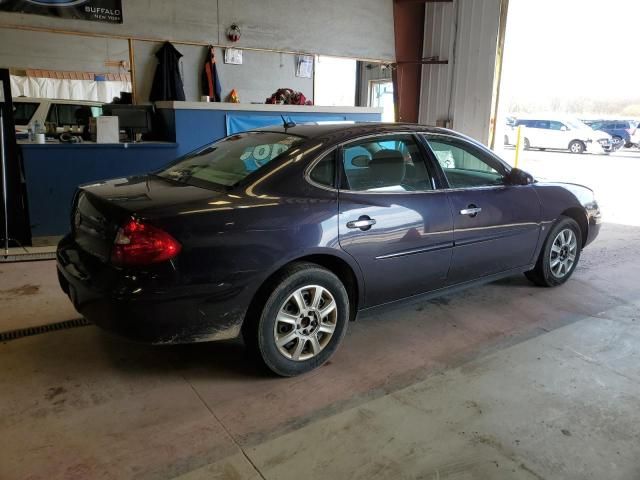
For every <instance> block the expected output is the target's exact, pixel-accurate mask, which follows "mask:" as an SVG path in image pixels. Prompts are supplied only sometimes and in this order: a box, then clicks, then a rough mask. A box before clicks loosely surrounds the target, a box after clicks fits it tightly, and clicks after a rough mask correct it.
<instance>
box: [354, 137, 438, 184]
mask: <svg viewBox="0 0 640 480" xmlns="http://www.w3.org/2000/svg"><path fill="white" fill-rule="evenodd" d="M343 151H344V154H343V164H344V170H343V171H344V174H345V179H344V180H345V181H344V182H343V188H345V189H347V190H352V191H359V192H362V191H367V192H414V191H425V190H433V183H432V181H431V176H430V175H429V173H428V171H427V167H426V164H425V162H424V159H423V157H422V155H421V153H420V149H419V148H418V145H417V144H416V142H415V141H414V139H413V137H412V136H411V135H392V136H384V137H381V138H377V139H367V140H362V141H358V142H355V143H351V144H348V145H346V146H345V147H344V150H343Z"/></svg>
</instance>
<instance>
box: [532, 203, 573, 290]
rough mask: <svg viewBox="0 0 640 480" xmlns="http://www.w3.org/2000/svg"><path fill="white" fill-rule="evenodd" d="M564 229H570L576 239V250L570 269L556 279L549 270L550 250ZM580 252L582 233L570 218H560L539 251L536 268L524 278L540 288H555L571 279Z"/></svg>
mask: <svg viewBox="0 0 640 480" xmlns="http://www.w3.org/2000/svg"><path fill="white" fill-rule="evenodd" d="M566 229H571V231H572V232H573V234H574V235H575V239H576V246H577V247H576V250H575V260H574V261H573V264H572V265H571V267H570V268H569V269H568V270H567V272H566V273H565V274H564V275H563V276H562V277H558V276H557V275H555V274H554V272H553V271H552V269H551V248H552V247H553V246H554V241H555V240H556V238H557V237H558V235H559V234H560V232H563V231H565V230H566ZM581 251H582V231H581V230H580V226H579V225H578V223H577V222H576V221H575V220H574V219H573V218H570V217H565V216H564V215H563V216H561V217H560V218H559V219H558V221H557V222H556V223H555V224H554V225H553V227H552V228H551V230H550V231H549V234H548V235H547V238H546V240H545V242H544V245H543V246H542V250H541V251H540V256H539V257H538V261H537V262H536V266H535V267H534V268H533V270H530V271H528V272H525V275H526V277H527V278H528V279H529V280H531V281H532V282H533V283H535V284H536V285H540V286H541V287H556V286H558V285H562V284H563V283H564V282H566V281H567V280H569V278H571V275H573V272H574V271H575V269H576V266H577V265H578V262H579V261H580V253H581Z"/></svg>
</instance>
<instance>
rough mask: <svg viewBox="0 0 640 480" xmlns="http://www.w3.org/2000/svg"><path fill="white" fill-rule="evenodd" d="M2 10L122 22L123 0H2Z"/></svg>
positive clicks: (0, 8)
mask: <svg viewBox="0 0 640 480" xmlns="http://www.w3.org/2000/svg"><path fill="white" fill-rule="evenodd" d="M0 11H5V12H21V13H35V14H38V15H49V16H54V17H63V18H75V19H80V20H91V21H93V22H106V23H122V0H0Z"/></svg>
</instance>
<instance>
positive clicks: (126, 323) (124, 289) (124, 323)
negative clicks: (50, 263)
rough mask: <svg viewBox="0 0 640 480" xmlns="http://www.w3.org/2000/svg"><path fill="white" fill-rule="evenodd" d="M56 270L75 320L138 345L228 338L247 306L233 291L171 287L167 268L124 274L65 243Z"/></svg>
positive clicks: (236, 331)
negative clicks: (79, 317) (76, 314)
mask: <svg viewBox="0 0 640 480" xmlns="http://www.w3.org/2000/svg"><path fill="white" fill-rule="evenodd" d="M57 269H58V279H59V281H60V286H61V288H62V290H63V291H64V292H65V293H66V294H67V295H68V296H69V298H70V300H71V301H72V302H73V304H74V307H75V308H76V310H77V311H78V312H79V313H80V314H82V315H83V316H84V317H85V318H87V319H88V320H89V321H91V322H93V323H95V324H96V325H98V326H99V327H101V328H103V329H104V330H107V331H109V332H111V333H114V334H116V335H118V336H121V337H125V338H128V339H130V340H134V341H139V342H145V343H154V344H172V343H194V342H204V341H212V340H223V339H228V338H234V337H236V336H238V334H239V333H240V328H241V326H242V322H243V321H244V317H245V314H246V306H247V305H248V301H245V300H244V295H243V290H242V289H241V288H238V287H237V286H236V287H233V286H231V285H229V284H226V283H225V282H222V285H211V284H206V285H180V282H177V281H172V279H171V275H172V274H173V275H174V276H175V271H171V270H173V269H171V268H170V266H168V265H164V266H159V268H158V269H155V270H153V271H146V272H135V273H134V272H126V271H124V270H121V269H117V268H115V267H112V266H109V265H105V264H104V263H100V262H99V260H97V259H96V258H95V257H92V256H91V255H89V254H87V253H86V252H84V251H83V250H82V249H80V248H78V246H77V245H76V244H75V243H74V242H73V241H72V240H70V239H69V238H68V237H67V238H65V239H63V240H62V241H61V242H60V245H59V246H58V252H57ZM163 269H164V271H163ZM174 280H175V279H174Z"/></svg>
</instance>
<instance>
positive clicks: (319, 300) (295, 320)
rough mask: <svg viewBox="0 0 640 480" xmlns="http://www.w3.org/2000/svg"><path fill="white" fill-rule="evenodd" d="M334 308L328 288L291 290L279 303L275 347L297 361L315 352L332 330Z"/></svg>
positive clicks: (275, 325)
mask: <svg viewBox="0 0 640 480" xmlns="http://www.w3.org/2000/svg"><path fill="white" fill-rule="evenodd" d="M336 308H337V307H336V301H335V299H334V298H333V295H331V292H329V290H327V289H326V288H324V287H321V286H320V285H308V286H304V287H302V288H299V289H298V290H296V291H295V292H293V293H292V294H291V295H289V298H287V299H286V300H285V301H284V303H283V304H282V307H280V311H279V312H278V316H277V317H276V321H275V323H274V326H273V335H274V340H275V342H276V345H277V346H278V351H279V352H280V353H281V354H282V355H283V356H284V357H285V358H288V359H290V360H294V361H296V362H297V361H304V360H308V359H310V358H313V357H315V356H316V355H318V354H319V353H320V352H321V351H322V350H323V349H324V348H325V347H326V346H327V345H328V343H329V341H330V340H331V337H332V336H333V332H335V329H336V323H337V319H338V312H337V310H336Z"/></svg>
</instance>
